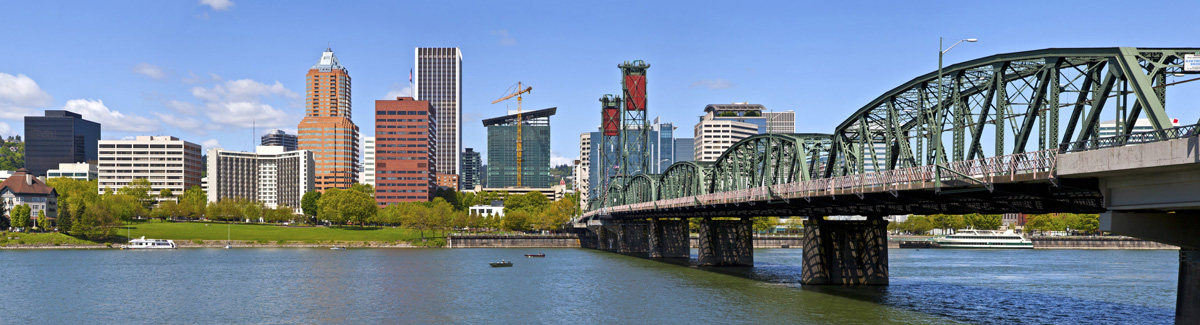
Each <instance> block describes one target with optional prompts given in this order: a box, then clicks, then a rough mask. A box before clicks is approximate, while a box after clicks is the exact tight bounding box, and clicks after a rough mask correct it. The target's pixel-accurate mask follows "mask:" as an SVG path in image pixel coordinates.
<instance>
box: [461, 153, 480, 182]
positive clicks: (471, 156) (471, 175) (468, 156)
mask: <svg viewBox="0 0 1200 325" xmlns="http://www.w3.org/2000/svg"><path fill="white" fill-rule="evenodd" d="M482 166H483V160H482V159H481V158H480V157H479V152H478V151H475V149H474V148H467V150H465V151H463V153H462V174H461V175H462V177H460V178H459V180H460V183H461V184H462V189H463V190H464V191H470V190H474V189H475V185H483V184H482V183H480V182H479V169H480V167H482Z"/></svg>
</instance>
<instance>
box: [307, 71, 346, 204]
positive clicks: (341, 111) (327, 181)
mask: <svg viewBox="0 0 1200 325" xmlns="http://www.w3.org/2000/svg"><path fill="white" fill-rule="evenodd" d="M305 85H306V87H305V88H306V90H305V97H306V98H307V99H306V100H305V102H304V119H303V120H301V121H300V125H298V126H297V128H298V135H297V139H298V147H299V149H300V150H308V151H310V152H312V153H313V160H314V161H316V167H315V168H314V170H316V180H315V184H316V189H317V190H319V191H322V192H324V191H325V189H328V188H333V187H336V188H350V185H351V184H354V182H355V181H357V180H358V167H359V157H358V153H357V152H356V150H355V148H357V146H358V126H357V125H354V122H353V121H351V120H350V117H351V116H350V73H349V72H348V71H347V70H346V68H345V67H343V66H342V65H341V63H339V62H338V60H337V57H335V56H334V55H333V50H330V49H326V50H325V52H324V53H322V54H321V60H320V61H317V64H316V65H314V66H313V67H312V68H311V69H309V70H308V75H307V77H305Z"/></svg>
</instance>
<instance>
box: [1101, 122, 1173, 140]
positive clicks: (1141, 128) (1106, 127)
mask: <svg viewBox="0 0 1200 325" xmlns="http://www.w3.org/2000/svg"><path fill="white" fill-rule="evenodd" d="M1176 126H1179V119H1171V127H1176ZM1120 128H1124V126H1121V127H1120ZM1117 130H1118V127H1117V120H1108V121H1103V122H1100V137H1101V138H1104V137H1111V136H1116V135H1117ZM1150 131H1154V123H1150V119H1144V118H1140V119H1138V120H1137V122H1134V123H1133V132H1132V133H1140V132H1150Z"/></svg>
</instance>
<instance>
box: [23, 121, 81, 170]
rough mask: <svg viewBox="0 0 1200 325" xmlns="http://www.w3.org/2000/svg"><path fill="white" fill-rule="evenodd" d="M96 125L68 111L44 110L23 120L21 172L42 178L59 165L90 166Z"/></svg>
mask: <svg viewBox="0 0 1200 325" xmlns="http://www.w3.org/2000/svg"><path fill="white" fill-rule="evenodd" d="M97 140H100V124H99V123H96V122H92V121H88V120H85V119H83V116H82V115H79V114H76V113H74V112H70V111H63V110H48V111H46V116H26V117H25V170H27V171H29V175H33V176H35V177H36V176H46V171H47V170H50V169H54V168H58V164H61V163H77V162H88V161H92V162H94V161H95V160H96V159H97V158H99V156H98V155H97V154H96V141H97Z"/></svg>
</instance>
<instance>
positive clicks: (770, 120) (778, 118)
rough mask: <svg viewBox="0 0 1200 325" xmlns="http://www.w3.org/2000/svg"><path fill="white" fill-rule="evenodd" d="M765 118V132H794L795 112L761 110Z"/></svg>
mask: <svg viewBox="0 0 1200 325" xmlns="http://www.w3.org/2000/svg"><path fill="white" fill-rule="evenodd" d="M762 115H763V118H764V119H766V120H767V133H796V112H794V111H790V110H789V111H782V112H763V113H762Z"/></svg>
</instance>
